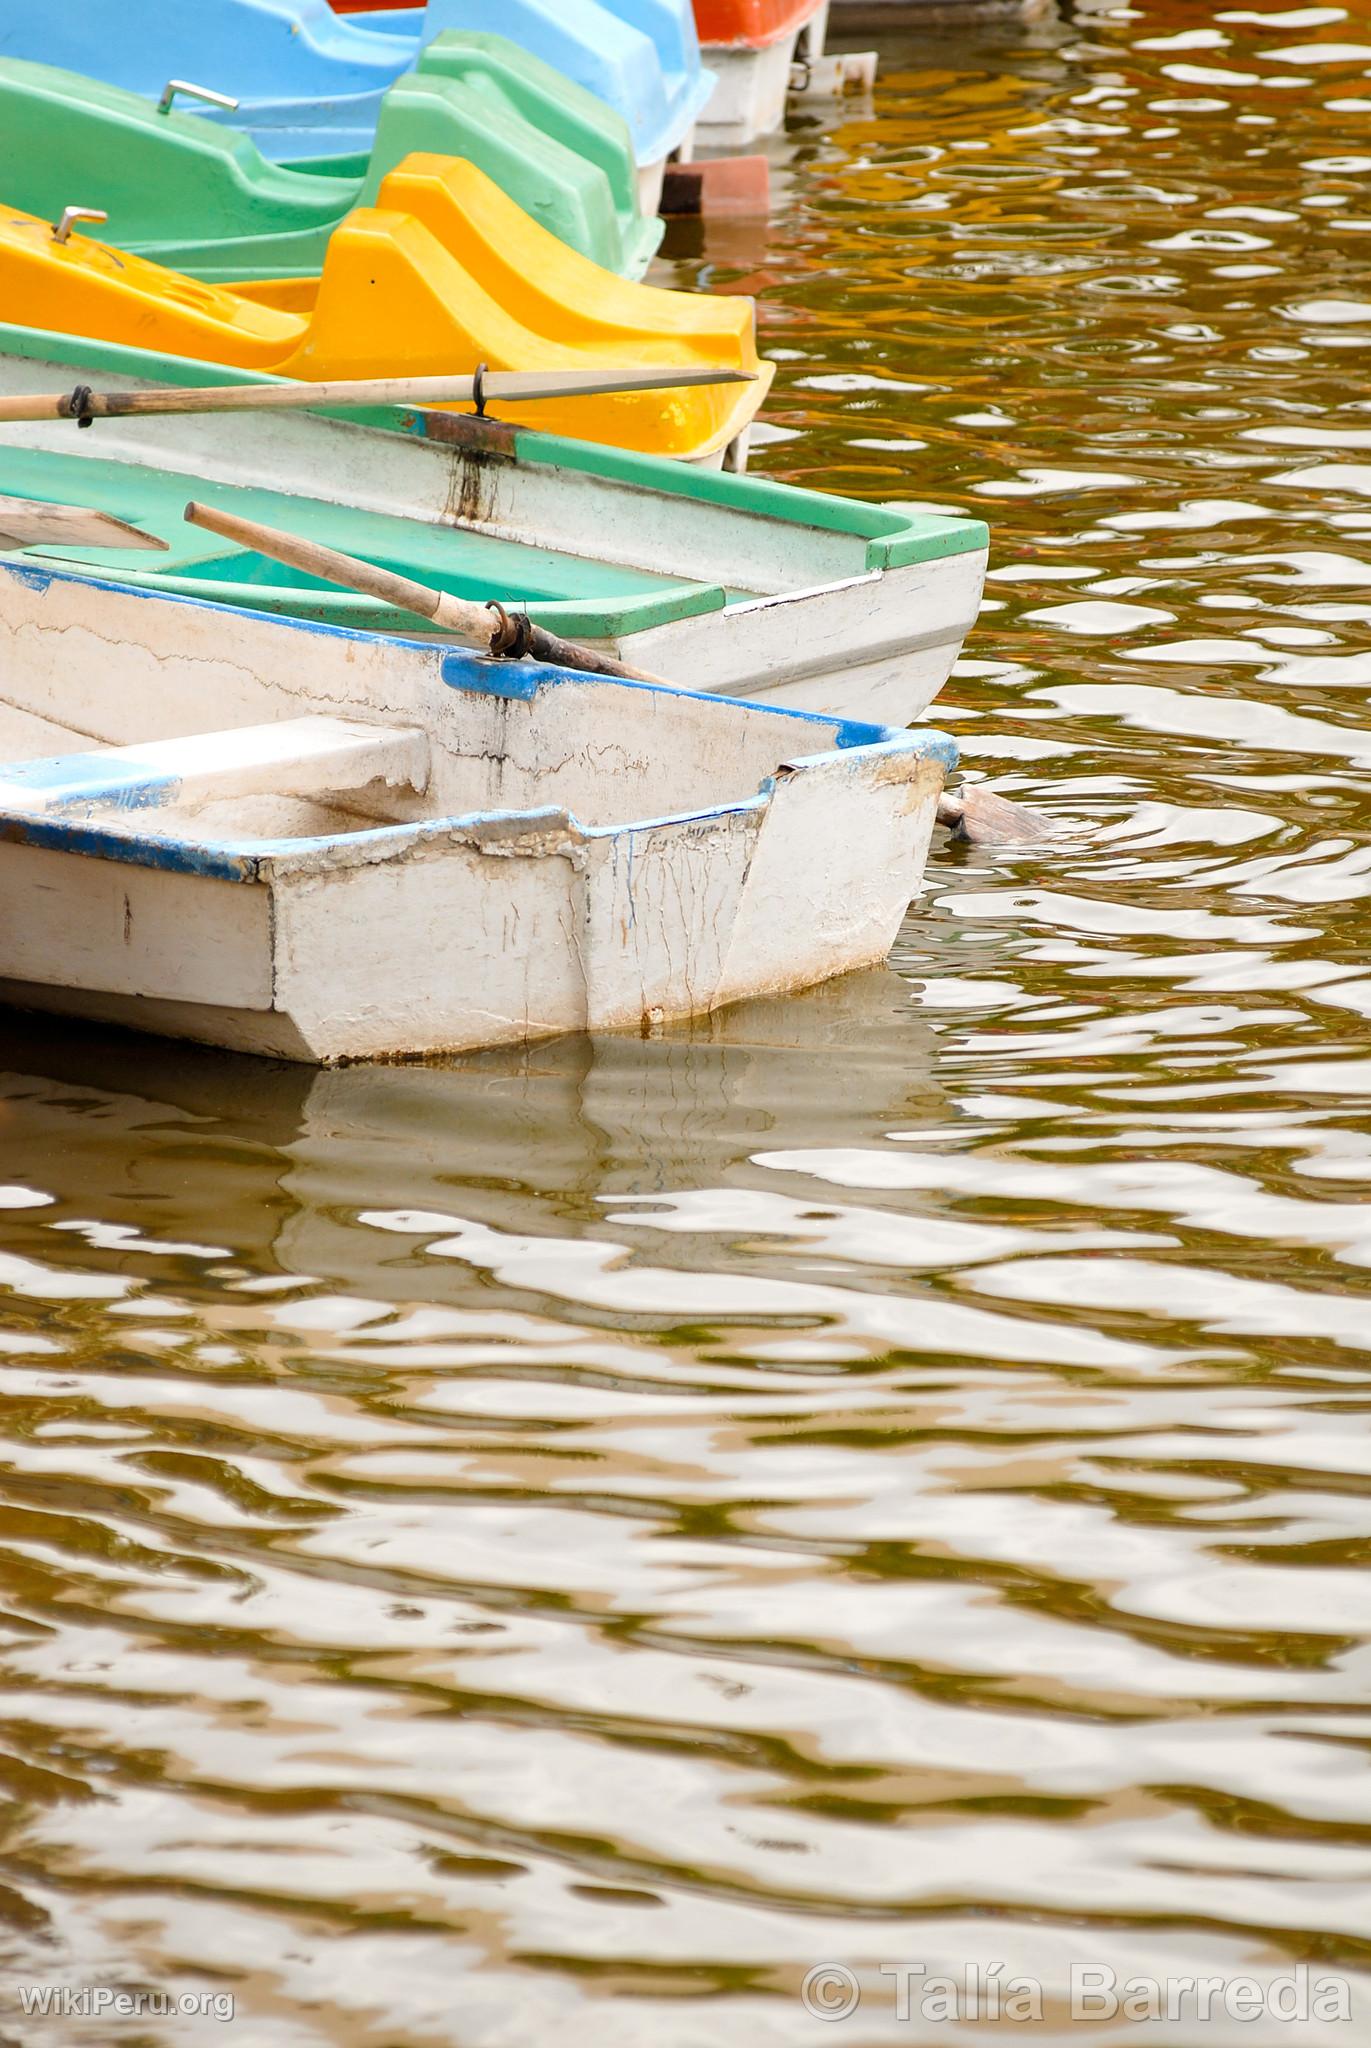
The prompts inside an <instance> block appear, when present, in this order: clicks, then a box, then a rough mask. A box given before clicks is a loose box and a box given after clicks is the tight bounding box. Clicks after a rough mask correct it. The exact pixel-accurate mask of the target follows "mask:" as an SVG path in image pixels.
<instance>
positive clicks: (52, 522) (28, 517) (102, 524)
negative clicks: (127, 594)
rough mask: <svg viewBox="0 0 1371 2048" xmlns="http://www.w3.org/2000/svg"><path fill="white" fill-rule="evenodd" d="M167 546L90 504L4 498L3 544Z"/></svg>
mask: <svg viewBox="0 0 1371 2048" xmlns="http://www.w3.org/2000/svg"><path fill="white" fill-rule="evenodd" d="M49 545H51V546H53V547H68V548H165V547H166V545H167V543H166V542H165V541H164V540H158V538H157V536H156V534H152V533H144V532H142V531H141V529H140V528H139V527H136V526H130V525H129V524H128V522H127V520H124V519H116V518H115V516H114V514H113V513H112V512H95V511H92V510H91V509H90V507H89V506H86V505H49V504H47V503H45V502H44V500H43V499H41V498H0V547H7V548H36V547H46V546H49Z"/></svg>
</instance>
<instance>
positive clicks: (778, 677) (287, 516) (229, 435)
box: [0, 327, 987, 725]
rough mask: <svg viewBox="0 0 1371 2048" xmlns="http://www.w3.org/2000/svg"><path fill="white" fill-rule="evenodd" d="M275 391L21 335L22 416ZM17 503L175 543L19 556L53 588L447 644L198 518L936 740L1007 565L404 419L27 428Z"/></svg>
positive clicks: (981, 545) (799, 498) (414, 416)
mask: <svg viewBox="0 0 1371 2048" xmlns="http://www.w3.org/2000/svg"><path fill="white" fill-rule="evenodd" d="M277 382H279V380H274V379H268V378H261V377H255V376H254V375H253V374H252V373H250V372H245V371H241V370H240V371H233V370H225V369H220V368H218V367H216V366H212V365H206V364H203V363H188V362H184V361H175V362H173V361H171V360H169V359H167V358H165V357H157V356H149V355H146V354H143V353H142V352H141V351H139V350H135V349H128V348H121V347H116V346H114V345H112V344H106V345H104V346H102V345H101V344H99V343H97V342H92V341H78V340H74V339H68V338H65V337H61V336H57V335H52V334H43V333H37V332H30V331H25V330H23V329H19V328H13V327H0V394H2V395H3V396H4V397H6V398H15V397H21V396H26V395H27V396H34V395H37V394H39V393H42V394H48V393H69V392H70V391H72V389H73V388H74V387H76V386H78V385H80V386H85V387H87V388H91V389H94V390H96V391H100V392H111V391H119V390H125V391H127V390H139V389H142V390H147V389H148V388H149V387H152V386H157V385H161V386H165V385H167V384H179V385H182V386H188V387H194V386H199V385H204V384H233V385H250V384H254V383H255V384H263V383H277ZM0 493H3V494H5V495H7V496H9V497H12V498H29V499H39V500H44V501H46V502H48V503H50V504H62V505H68V506H89V507H94V508H96V509H99V510H101V511H103V512H106V513H112V514H114V515H115V516H116V517H117V518H119V519H122V520H125V521H128V522H130V523H132V524H133V525H135V526H136V527H138V528H140V529H142V531H143V532H144V533H146V534H149V535H152V536H155V538H156V539H157V540H158V541H161V542H163V543H164V544H165V546H164V547H163V548H162V549H161V550H160V551H158V552H149V551H148V549H147V548H146V546H144V547H143V548H141V549H140V548H129V549H110V548H107V547H100V548H98V549H91V548H88V547H82V546H79V545H70V544H68V543H67V542H66V541H65V540H63V541H60V542H51V543H47V544H43V545H31V546H29V547H27V548H24V549H18V550H9V551H7V552H8V554H9V558H10V559H18V560H22V561H24V562H25V563H27V564H29V565H31V566H33V567H37V566H39V565H41V564H42V563H44V562H51V563H54V564H57V563H60V564H61V565H62V566H63V567H66V568H72V567H76V566H80V567H82V568H87V569H89V570H90V571H91V573H93V574H98V575H100V576H102V577H104V578H106V579H109V578H117V579H118V580H119V581H120V582H122V583H126V584H133V585H137V586H139V587H141V588H144V589H148V590H156V591H160V592H164V593H167V594H170V595H177V596H183V597H196V598H208V599H211V600H213V601H215V602H217V603H221V604H229V605H235V606H239V607H246V608H248V609H250V610H255V611H266V612H274V613H277V614H282V615H285V616H288V617H292V618H297V619H303V620H311V621H314V622H317V623H320V624H325V625H332V626H356V627H360V628H363V629H365V630H367V631H373V632H374V631H378V630H379V631H383V632H384V631H392V632H405V633H412V632H414V631H416V630H419V631H425V632H428V631H431V630H432V628H430V627H429V626H428V625H427V624H426V622H425V621H422V620H418V619H416V618H414V617H412V616H411V615H408V614H405V613H400V612H396V611H393V610H391V609H390V608H389V607H388V606H387V605H384V604H380V603H378V602H376V601H375V600H374V599H372V598H369V597H365V596H360V595H357V594H355V593H354V592H352V591H349V590H346V589H341V588H339V587H337V586H336V585H334V584H332V583H324V582H321V581H319V580H318V579H317V578H314V577H311V576H308V575H302V574H300V573H299V572H298V571H295V570H290V569H285V568H282V567H281V566H280V565H279V564H278V563H277V562H276V561H274V560H272V559H270V558H269V557H267V556H266V555H263V554H259V553H256V552H254V551H253V550H252V549H250V548H249V549H244V548H240V547H236V546H234V545H233V544H232V543H229V542H226V541H224V540H222V539H220V538H217V537H216V536H215V535H213V534H211V533H209V532H206V531H203V530H201V529H198V528H196V527H192V526H190V525H187V524H186V522H185V520H184V517H183V514H184V510H185V506H186V502H187V500H188V499H192V498H194V499H198V500H200V501H202V502H204V503H206V504H208V505H210V506H212V507H216V508H218V509H219V510H222V511H226V512H231V513H236V514H238V515H239V516H241V517H243V518H247V519H251V520H256V521H258V522H259V523H260V524H262V525H264V526H269V527H273V528H276V529H278V530H285V531H287V532H290V533H294V534H297V535H301V536H304V537H306V538H308V539H311V540H314V541H317V542H320V543H323V544H325V545H327V546H329V547H331V548H335V549H338V550H341V551H342V552H344V553H346V554H350V555H352V556H354V557H360V558H361V559H362V560H364V561H366V562H370V563H372V564H374V565H378V566H381V567H384V568H386V569H390V570H394V571H398V572H399V573H400V574H402V575H405V576H408V577H410V578H412V579H413V580H414V581H416V582H418V583H423V584H427V585H429V586H430V587H433V588H439V589H442V590H445V591H447V592H449V593H450V594H451V595H453V596H456V597H461V598H467V599H475V600H478V601H480V602H481V603H486V602H488V601H490V600H492V599H494V600H496V601H498V602H499V603H501V604H503V605H505V606H506V607H507V608H508V609H517V610H523V611H526V612H527V613H528V615H529V616H530V618H531V619H532V620H533V622H534V623H535V624H536V625H541V626H544V627H546V628H548V629H549V630H550V631H551V632H553V633H556V634H560V635H564V636H566V637H567V638H570V639H575V640H578V641H583V642H589V643H590V644H591V645H592V646H593V647H595V648H596V649H598V650H601V651H603V652H605V653H608V654H610V655H612V656H613V657H614V658H616V659H618V660H621V661H625V662H628V663H630V664H632V665H633V666H634V667H635V668H636V669H639V670H645V671H648V672H650V673H651V674H652V675H653V676H654V677H657V678H661V679H665V680H667V681H679V682H681V683H682V684H684V685H686V686H687V687H689V688H691V689H696V690H706V691H721V692H724V693H726V694H729V695H734V696H749V697H764V698H767V699H770V700H771V701H774V702H777V703H781V704H785V705H792V706H795V707H797V708H799V709H801V710H807V711H818V712H837V713H839V714H840V715H842V716H846V717H852V718H865V719H872V720H877V721H880V722H881V723H884V724H889V725H904V724H907V723H908V722H909V721H910V720H911V719H914V718H917V717H918V716H919V715H920V713H922V712H923V711H924V710H925V708H926V707H927V706H928V704H929V703H930V702H931V701H932V699H933V698H934V697H935V696H936V695H937V693H938V691H939V689H940V688H941V687H942V685H943V683H944V682H945V681H946V679H947V676H948V674H949V672H950V670H951V667H952V664H953V662H954V661H955V660H956V658H957V655H958V652H959V651H960V648H961V645H962V640H963V638H964V636H965V634H966V633H967V631H968V629H969V628H970V626H971V625H972V623H973V621H974V620H975V617H976V613H977V609H978V607H979V603H980V597H981V588H982V583H983V581H984V576H985V567H986V548H987V534H986V529H985V527H984V526H983V525H982V524H981V523H980V522H979V520H974V519H956V518H952V517H948V516H944V515H940V514H930V513H909V512H905V511H902V510H899V509H897V508H895V507H889V506H884V505H871V504H863V503H861V502H859V501H857V500H855V499H850V498H840V497H833V496H829V495H827V494H823V493H819V492H813V491H803V490H796V489H793V488H791V487H790V486H789V485H786V484H779V483H772V482H770V481H768V480H766V479H764V478H760V477H740V476H727V475H722V474H719V473H717V472H707V471H704V470H700V469H695V468H692V467H690V466H688V465H686V464H684V463H677V462H670V461H665V460H662V459H659V458H657V457H653V456H643V455H636V454H629V453H626V452H624V451H623V450H620V449H614V448H609V447H605V446H600V445H592V444H590V443H587V442H582V441H567V440H560V439H556V438H554V437H552V436H550V435H546V434H538V433H531V432H524V431H522V430H516V429H515V428H513V427H511V426H508V425H503V424H501V423H500V422H498V421H496V420H492V419H477V418H475V417H474V416H473V415H471V414H470V413H458V412H451V411H442V412H439V411H418V410H411V409H406V408H400V407H396V408H389V409H387V410H386V411H385V412H380V413H370V414H362V415H358V414H356V413H352V414H348V415H342V414H338V415H335V414H332V413H328V414H325V413H321V412H316V411H289V412H286V411H281V412H259V411H253V412H235V413H234V414H233V415H232V416H229V415H225V414H223V413H187V414H175V415H161V416H156V417H150V416H147V415H142V414H140V415H134V416H127V415H126V416H122V417H118V418H108V419H104V418H102V419H97V420H95V422H94V423H93V425H91V426H90V427H89V428H82V427H80V426H78V425H77V423H76V422H75V420H73V419H70V418H58V417H56V416H50V417H48V418H46V419H44V420H30V421H27V422H25V423H22V424H21V423H12V424H7V425H4V426H0ZM99 668H100V664H99V662H98V660H97V661H96V662H95V663H94V665H93V667H92V671H91V672H92V675H93V676H98V673H99Z"/></svg>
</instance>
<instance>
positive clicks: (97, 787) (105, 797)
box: [0, 718, 429, 818]
mask: <svg viewBox="0 0 1371 2048" xmlns="http://www.w3.org/2000/svg"><path fill="white" fill-rule="evenodd" d="M0 776H2V777H3V779H0V810H3V811H7V812H11V811H12V812H18V813H23V814H27V815H29V816H52V815H54V814H60V815H61V816H63V817H66V818H72V817H75V816H87V817H89V816H92V815H93V814H94V813H96V812H101V811H110V810H114V811H138V812H143V811H147V810H150V809H155V810H168V809H171V808H173V807H174V808H175V809H176V810H178V811H184V810H187V809H193V808H194V807H195V806H197V805H200V804H205V803H212V802H213V803H217V802H220V801H222V800H224V799H226V798H235V799H242V798H247V797H261V796H276V795H280V796H288V797H292V798H296V799H310V798H314V799H318V798H319V797H323V796H341V795H344V794H346V793H349V792H352V791H356V790H361V789H365V788H367V787H368V786H369V785H371V784H374V783H386V784H389V785H390V786H391V787H396V786H400V787H403V788H405V789H408V790H412V791H414V792H415V793H416V794H419V795H422V794H423V792H424V791H425V790H426V789H427V787H428V779H429V742H428V737H427V735H426V734H425V733H422V732H418V731H415V730H414V729H412V728H409V727H395V726H384V725H367V724H363V723H362V722H361V721H360V720H356V719H349V718H287V719H282V720H280V721H279V722H277V723H274V724H270V725H249V726H242V727H239V728H238V729H237V730H235V731H232V732H208V733H193V734H191V735H190V736H189V737H187V738H184V739H175V740H153V741H148V742H144V743H142V744H140V745H137V746H131V747H103V748H101V749H100V750H99V751H98V752H95V753H89V754H64V755H59V756H57V757H56V758H55V759H52V758H50V759H48V760H42V761H23V762H18V763H10V764H8V765H7V766H6V767H5V768H4V769H3V771H0Z"/></svg>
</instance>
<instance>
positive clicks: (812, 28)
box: [695, 0, 876, 145]
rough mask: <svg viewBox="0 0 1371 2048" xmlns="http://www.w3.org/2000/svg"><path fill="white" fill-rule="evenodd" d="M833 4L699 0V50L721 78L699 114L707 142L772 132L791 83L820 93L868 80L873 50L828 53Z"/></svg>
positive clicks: (873, 69)
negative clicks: (857, 53)
mask: <svg viewBox="0 0 1371 2048" xmlns="http://www.w3.org/2000/svg"><path fill="white" fill-rule="evenodd" d="M828 7H829V0H695V25H696V28H697V29H698V30H699V35H700V46H701V47H700V54H701V56H702V57H703V58H704V61H705V65H706V67H707V68H708V69H709V70H710V71H712V72H713V73H714V75H715V78H716V80H717V81H718V82H717V83H716V85H715V87H714V96H713V98H712V99H711V100H710V101H709V104H708V105H707V106H706V108H705V110H704V113H703V114H702V115H701V116H700V129H701V133H702V139H703V140H705V141H707V142H710V143H712V144H715V145H718V144H720V143H725V144H727V143H742V142H751V141H752V140H753V138H754V137H756V136H758V135H769V134H770V133H771V132H772V130H773V129H775V128H779V127H780V125H781V123H782V121H783V120H784V119H785V102H786V94H787V93H788V92H789V91H790V90H791V88H792V85H793V84H798V85H799V88H800V90H801V91H807V90H813V91H816V92H817V93H819V94H821V95H823V94H830V93H836V92H841V91H842V89H843V87H844V86H845V85H849V84H852V85H870V83H871V81H872V80H873V79H874V77H875V75H876V59H875V55H874V54H873V53H871V52H867V53H866V54H865V55H864V56H860V57H840V58H834V57H825V55H824V42H825V38H826V36H827V33H828ZM797 66H798V71H797Z"/></svg>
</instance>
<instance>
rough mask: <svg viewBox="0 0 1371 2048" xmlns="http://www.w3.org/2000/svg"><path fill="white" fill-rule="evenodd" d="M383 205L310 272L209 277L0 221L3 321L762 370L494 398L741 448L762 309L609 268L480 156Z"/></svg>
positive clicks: (643, 445) (656, 446)
mask: <svg viewBox="0 0 1371 2048" xmlns="http://www.w3.org/2000/svg"><path fill="white" fill-rule="evenodd" d="M377 201H378V203H377V205H376V206H374V207H359V208H358V209H357V210H356V211H355V212H353V213H351V214H349V215H348V216H347V218H346V219H345V220H344V221H343V222H342V224H341V225H340V226H339V227H337V228H336V229H335V230H334V233H333V236H332V238H331V240H330V242H329V245H328V249H327V252H326V254H325V257H324V267H323V270H322V272H321V274H320V275H319V276H318V277H304V278H285V279H279V280H273V279H264V280H262V281H261V282H256V283H251V284H241V285H237V286H235V287H233V288H232V289H229V288H226V287H224V286H219V285H212V284H203V283H201V282H200V281H199V280H198V279H196V278H191V277H185V276H183V275H182V274H181V273H180V272H179V271H175V270H165V269H163V268H162V266H161V265H160V264H157V263H150V262H148V261H147V260H146V258H144V257H141V256H133V255H130V254H128V253H127V251H125V250H122V249H115V248H112V247H111V246H110V245H109V244H108V243H102V242H93V241H87V240H82V239H81V238H80V236H79V234H76V233H68V235H67V236H66V238H65V239H62V240H59V239H58V237H57V231H56V230H55V229H54V227H53V225H52V223H51V222H49V221H45V220H39V219H37V218H35V217H34V216H33V215H32V214H20V213H15V212H12V211H9V210H5V211H3V212H0V305H3V306H4V307H5V309H6V318H8V319H10V320H12V321H16V322H18V323H20V324H21V325H23V326H26V327H42V328H48V329H51V330H53V331H55V332H57V333H59V334H79V335H85V336H88V337H90V338H92V339H95V340H100V341H114V342H120V343H123V344H125V345H127V346H132V347H135V348H141V349H147V350H151V351H154V352H156V353H160V354H163V355H171V356H182V357H191V358H194V359H195V360H198V361H202V362H208V363H226V364H233V365H236V366H237V367H239V368H242V369H250V370H261V371H268V372H270V373H271V374H273V375H275V376H281V377H301V378H308V379H318V380H320V381H324V380H327V379H330V378H356V377H400V376H415V377H424V376H440V375H447V374H453V375H460V374H463V373H466V372H469V371H473V370H475V368H476V367H477V365H478V364H480V363H485V364H486V365H487V366H488V367H489V368H490V369H492V370H497V369H498V370H549V369H585V368H588V367H592V366H593V367H596V368H601V367H604V366H610V367H612V368H614V369H630V368H640V367H641V368H649V367H652V368H657V367H661V366H665V365H673V366H679V367H680V368H682V369H687V368H691V369H693V368H704V367H714V368H722V369H740V370H751V371H753V372H754V373H755V374H756V382H755V383H751V384H733V385H719V386H712V387H711V386H704V387H700V388H695V389H687V390H682V391H668V392H634V393H629V392H625V393H620V394H618V395H616V396H612V397H603V398H568V399H554V400H550V401H546V402H543V403H540V404H538V405H536V406H533V405H529V406H523V407H520V406H508V407H506V406H501V407H500V416H501V418H508V419H511V420H514V421H517V422H518V423H519V424H521V425H526V426H530V427H536V428H538V429H539V430H541V431H543V432H545V433H550V434H565V435H569V436H571V437H572V438H574V439H579V440H584V441H603V442H608V443H609V444H610V445H611V446H613V447H617V448H632V449H637V450H640V451H641V452H643V453H644V454H649V455H671V456H676V457H678V458H680V459H682V460H685V461H691V462H714V463H717V462H719V461H721V460H723V459H724V457H725V456H726V454H728V451H730V450H734V451H735V453H734V458H733V459H734V460H735V461H736V460H737V459H738V458H737V453H736V451H737V450H738V449H739V448H741V449H743V450H745V448H746V439H747V430H748V428H749V426H750V425H751V422H752V419H753V417H754V415H755V414H756V412H757V410H758V408H759V407H760V405H761V403H762V401H763V399H764V398H765V396H766V393H767V390H768V389H769V387H770V383H771V376H772V366H771V364H770V363H764V362H761V361H760V360H759V358H758V355H757V343H756V332H755V321H754V311H753V304H752V301H751V300H750V299H747V298H741V297H719V298H715V297H711V296H709V295H707V294H704V293H692V292H675V291H661V290H658V289H656V288H654V287H652V286H650V285H642V284H632V283H629V282H628V281H627V280H626V279H624V278H621V277H618V276H616V275H615V274H614V273H613V272H612V271H608V270H603V269H601V267H600V266H599V265H598V264H596V263H592V262H591V261H590V260H589V259H588V258H587V257H585V256H582V255H580V254H578V252H577V251H576V250H574V249H570V248H568V247H567V245H566V243H564V242H562V241H559V240H558V238H557V237H556V236H555V235H552V234H549V233H548V231H547V230H546V229H545V228H543V227H540V226H539V225H538V223H537V222H536V221H534V220H532V219H530V217H529V216H528V215H527V214H526V213H524V212H523V210H522V209H521V208H520V207H519V206H517V205H516V204H515V203H514V201H513V200H511V199H509V198H508V197H507V196H506V194H505V193H504V192H502V191H501V190H500V188H499V186H498V185H496V184H494V183H493V182H492V181H491V179H489V178H488V177H486V175H485V173H484V172H483V171H480V170H478V169H477V168H476V166H475V165H474V164H471V163H468V162H466V161H465V160H464V159H463V158H460V157H439V156H419V155H415V156H409V157H406V158H405V160H404V162H403V163H402V164H400V165H399V166H397V168H396V169H395V170H394V171H392V172H391V173H390V175H389V176H388V177H387V178H386V179H385V180H384V181H383V183H382V185H381V189H380V191H379V193H378V195H377Z"/></svg>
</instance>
